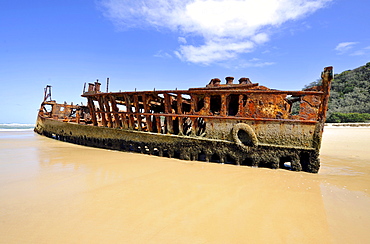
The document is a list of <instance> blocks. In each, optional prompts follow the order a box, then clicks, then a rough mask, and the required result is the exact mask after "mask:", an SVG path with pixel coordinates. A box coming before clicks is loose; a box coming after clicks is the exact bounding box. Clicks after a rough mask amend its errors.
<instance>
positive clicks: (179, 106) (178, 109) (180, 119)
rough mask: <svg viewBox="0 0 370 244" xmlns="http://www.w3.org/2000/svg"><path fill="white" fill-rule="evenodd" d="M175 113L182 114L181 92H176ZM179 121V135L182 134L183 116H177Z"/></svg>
mask: <svg viewBox="0 0 370 244" xmlns="http://www.w3.org/2000/svg"><path fill="white" fill-rule="evenodd" d="M177 114H182V96H181V93H177ZM177 119H178V121H179V123H178V124H179V135H180V136H182V135H184V133H183V131H184V126H183V119H184V118H183V117H177Z"/></svg>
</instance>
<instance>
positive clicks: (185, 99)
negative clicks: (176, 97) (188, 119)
mask: <svg viewBox="0 0 370 244" xmlns="http://www.w3.org/2000/svg"><path fill="white" fill-rule="evenodd" d="M181 97H182V106H181V107H182V112H183V113H189V112H190V110H191V105H190V95H187V94H181Z"/></svg>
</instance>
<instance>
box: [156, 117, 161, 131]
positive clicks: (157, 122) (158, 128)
mask: <svg viewBox="0 0 370 244" xmlns="http://www.w3.org/2000/svg"><path fill="white" fill-rule="evenodd" d="M155 117H156V118H155V123H156V126H157V133H159V134H160V133H161V123H162V122H161V116H155Z"/></svg>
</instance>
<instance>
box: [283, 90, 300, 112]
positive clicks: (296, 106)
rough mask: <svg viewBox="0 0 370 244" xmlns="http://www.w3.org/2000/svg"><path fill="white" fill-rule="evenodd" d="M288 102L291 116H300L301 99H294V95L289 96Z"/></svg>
mask: <svg viewBox="0 0 370 244" xmlns="http://www.w3.org/2000/svg"><path fill="white" fill-rule="evenodd" d="M286 101H287V102H288V104H289V105H290V108H289V113H290V114H291V115H298V114H299V110H300V104H301V97H293V96H292V95H288V96H287V97H286Z"/></svg>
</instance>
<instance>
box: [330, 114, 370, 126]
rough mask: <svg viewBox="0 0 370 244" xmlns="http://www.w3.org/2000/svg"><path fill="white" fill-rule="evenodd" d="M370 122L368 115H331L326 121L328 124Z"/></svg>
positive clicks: (369, 115)
mask: <svg viewBox="0 0 370 244" xmlns="http://www.w3.org/2000/svg"><path fill="white" fill-rule="evenodd" d="M369 120H370V114H368V113H363V114H360V113H338V112H335V113H332V114H330V115H329V117H328V118H327V119H326V122H328V123H353V122H367V121H369Z"/></svg>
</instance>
